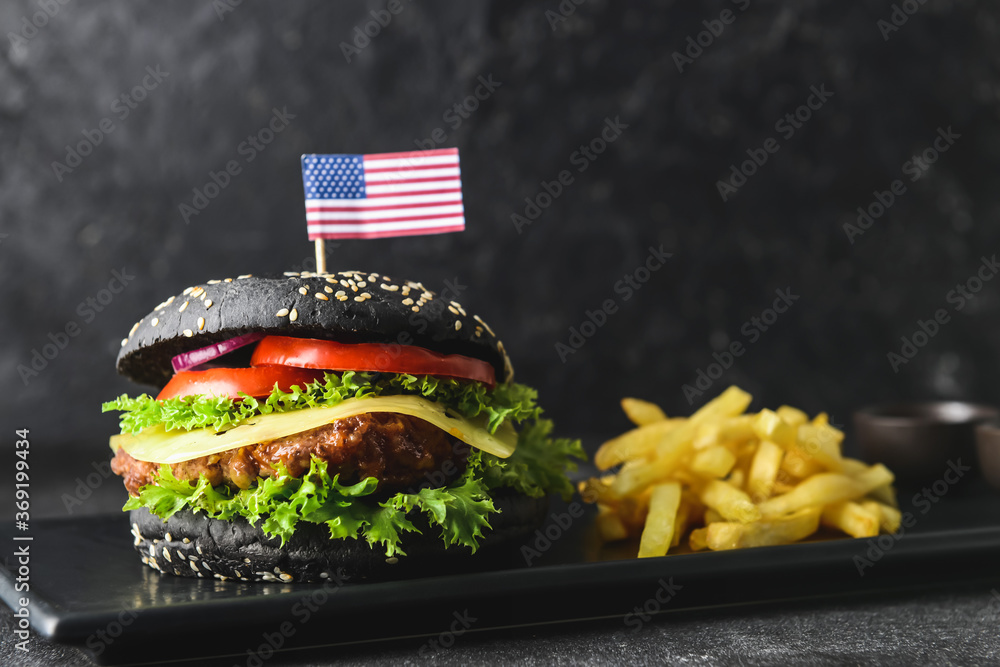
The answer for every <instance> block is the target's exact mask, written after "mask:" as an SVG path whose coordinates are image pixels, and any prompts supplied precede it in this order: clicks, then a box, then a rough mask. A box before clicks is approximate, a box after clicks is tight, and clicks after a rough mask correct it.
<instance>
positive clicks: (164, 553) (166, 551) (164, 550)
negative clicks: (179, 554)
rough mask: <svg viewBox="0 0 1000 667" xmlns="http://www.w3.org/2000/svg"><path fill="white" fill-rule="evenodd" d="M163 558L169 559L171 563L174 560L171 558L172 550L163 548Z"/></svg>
mask: <svg viewBox="0 0 1000 667" xmlns="http://www.w3.org/2000/svg"><path fill="white" fill-rule="evenodd" d="M163 557H164V558H166V559H167V562H170V561H171V560H172V559H171V558H170V549H168V548H166V547H163Z"/></svg>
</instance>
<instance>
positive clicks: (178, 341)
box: [117, 271, 513, 387]
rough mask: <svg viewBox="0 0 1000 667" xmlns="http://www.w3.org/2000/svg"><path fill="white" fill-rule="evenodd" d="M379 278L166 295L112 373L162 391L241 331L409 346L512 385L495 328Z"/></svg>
mask: <svg viewBox="0 0 1000 667" xmlns="http://www.w3.org/2000/svg"><path fill="white" fill-rule="evenodd" d="M460 289H461V286H460V285H454V286H446V288H445V289H444V290H443V291H442V295H440V296H439V295H437V294H435V293H434V292H431V291H430V290H428V289H426V288H425V287H424V286H423V284H421V283H419V282H413V281H408V280H398V279H393V278H390V277H388V276H385V275H382V274H380V273H368V272H362V271H340V272H337V273H325V274H316V273H308V272H303V273H286V274H285V275H283V276H278V277H257V276H252V275H243V276H239V277H238V278H226V279H225V280H209V281H208V282H207V283H205V284H202V285H196V286H194V287H188V288H187V289H185V290H184V291H183V292H182V293H181V294H178V295H176V296H172V297H170V298H169V299H167V300H166V301H164V302H163V303H161V304H160V305H158V306H157V307H156V308H155V309H153V311H152V312H151V313H149V314H148V315H146V316H145V317H143V318H142V319H141V320H139V321H138V322H136V324H135V326H133V327H132V330H131V331H130V332H129V335H128V338H126V339H124V340H123V341H122V348H121V351H120V352H119V353H118V362H117V367H118V372H119V373H121V374H122V375H125V376H126V377H128V378H130V379H132V380H135V381H136V382H140V383H143V384H148V385H153V386H156V387H162V386H163V385H165V384H166V383H167V382H168V381H169V380H170V378H171V377H172V376H173V373H174V371H173V368H172V367H171V363H170V361H171V359H172V358H173V357H175V356H176V355H178V354H181V353H182V352H188V351H191V350H195V349H198V348H201V347H205V346H207V345H211V344H212V343H217V342H219V341H222V340H226V339H228V338H233V337H235V336H239V335H242V334H247V333H254V332H260V333H264V334H268V335H280V336H295V337H299V338H319V339H324V340H335V341H337V342H340V343H397V344H404V345H417V346H420V347H424V348H427V349H429V350H433V351H435V352H439V353H442V354H461V355H465V356H468V357H473V358H475V359H480V360H482V361H486V362H488V363H490V364H491V365H492V366H493V367H494V369H495V370H496V374H497V379H498V381H503V380H510V379H511V377H512V376H513V370H512V368H511V365H510V360H509V359H508V357H507V354H506V352H505V351H504V347H503V343H501V342H500V341H499V340H498V339H497V338H496V336H495V335H494V333H493V330H492V329H491V328H490V327H489V326H488V325H487V324H486V323H485V322H483V320H482V319H480V318H479V317H478V316H476V315H473V314H471V313H468V312H466V310H465V308H464V307H463V306H462V305H461V304H460V303H459V302H458V301H457V300H456V299H457V297H458V295H457V294H453V293H452V292H456V291H459V290H460Z"/></svg>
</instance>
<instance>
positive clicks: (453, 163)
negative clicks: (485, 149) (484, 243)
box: [302, 148, 465, 241]
mask: <svg viewBox="0 0 1000 667" xmlns="http://www.w3.org/2000/svg"><path fill="white" fill-rule="evenodd" d="M302 184H303V186H304V187H305V194H306V222H307V223H308V228H309V240H310V241H314V240H316V239H371V238H378V237H383V236H410V235H414V234H443V233H445V232H460V231H462V230H463V229H465V209H464V208H463V206H462V178H461V172H460V170H459V167H458V149H457V148H443V149H439V150H431V151H411V152H408V153H378V154H374V155H303V156H302Z"/></svg>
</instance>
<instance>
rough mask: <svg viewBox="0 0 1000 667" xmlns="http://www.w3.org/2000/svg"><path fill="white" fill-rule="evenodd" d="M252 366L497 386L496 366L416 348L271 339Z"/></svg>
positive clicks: (259, 347)
mask: <svg viewBox="0 0 1000 667" xmlns="http://www.w3.org/2000/svg"><path fill="white" fill-rule="evenodd" d="M250 365H251V366H297V367H299V368H323V369H326V370H331V371H377V372H382V373H409V374H411V375H439V376H444V377H451V378H460V379H463V380H474V381H475V382H483V383H485V384H488V385H489V386H491V387H492V386H493V385H494V384H496V374H495V373H494V370H493V366H492V364H489V363H487V362H485V361H481V360H479V359H473V358H472V357H466V356H463V355H460V354H439V353H437V352H432V351H430V350H427V349H425V348H422V347H417V346H415V345H383V344H380V343H335V342H333V341H329V340H317V339H315V338H291V337H289V336H268V337H267V338H265V339H264V340H262V341H260V342H259V343H257V349H256V350H254V353H253V357H252V358H251V359H250Z"/></svg>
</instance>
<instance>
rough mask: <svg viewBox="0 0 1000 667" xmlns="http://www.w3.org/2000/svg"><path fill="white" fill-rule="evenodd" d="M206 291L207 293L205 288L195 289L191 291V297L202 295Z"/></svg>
mask: <svg viewBox="0 0 1000 667" xmlns="http://www.w3.org/2000/svg"><path fill="white" fill-rule="evenodd" d="M204 291H205V288H204V287H195V288H194V289H193V290H191V296H198V295H200V294H202V293H203V292H204Z"/></svg>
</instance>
